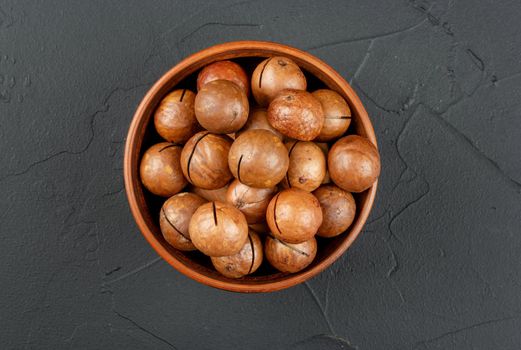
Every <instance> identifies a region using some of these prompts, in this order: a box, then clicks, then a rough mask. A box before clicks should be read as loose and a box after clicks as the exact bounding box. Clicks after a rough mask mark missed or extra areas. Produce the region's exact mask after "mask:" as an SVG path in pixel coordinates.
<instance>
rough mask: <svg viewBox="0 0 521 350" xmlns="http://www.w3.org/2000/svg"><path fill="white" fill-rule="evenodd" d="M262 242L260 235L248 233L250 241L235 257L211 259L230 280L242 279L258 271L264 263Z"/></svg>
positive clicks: (217, 268)
mask: <svg viewBox="0 0 521 350" xmlns="http://www.w3.org/2000/svg"><path fill="white" fill-rule="evenodd" d="M262 259H263V250H262V242H261V239H260V237H259V235H258V234H256V233H255V232H253V231H250V232H249V233H248V240H247V241H246V243H245V244H244V246H243V247H242V249H241V250H240V251H239V252H238V253H237V254H235V255H231V256H222V257H211V260H212V264H213V266H214V267H215V269H216V270H217V271H219V272H220V273H221V274H223V275H224V276H226V277H229V278H241V277H243V276H246V275H249V274H252V273H254V272H255V271H257V269H258V268H259V266H260V265H261V263H262Z"/></svg>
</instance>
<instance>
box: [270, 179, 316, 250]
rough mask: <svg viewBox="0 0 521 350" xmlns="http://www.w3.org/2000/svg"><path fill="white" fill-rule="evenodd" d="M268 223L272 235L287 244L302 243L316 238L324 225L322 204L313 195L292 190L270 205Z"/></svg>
mask: <svg viewBox="0 0 521 350" xmlns="http://www.w3.org/2000/svg"><path fill="white" fill-rule="evenodd" d="M266 221H267V222H268V226H269V228H270V230H271V233H272V234H273V236H275V237H276V238H278V239H280V240H282V241H284V242H287V243H302V242H305V241H307V240H309V239H311V238H313V237H314V236H315V234H316V233H317V231H318V228H319V227H320V225H321V224H322V210H321V209H320V203H319V202H318V199H316V198H315V196H313V195H312V194H311V193H309V192H306V191H303V190H300V189H297V188H290V189H287V190H283V191H281V192H279V193H278V194H277V195H275V197H273V199H272V200H271V202H270V204H269V205H268V209H267V211H266Z"/></svg>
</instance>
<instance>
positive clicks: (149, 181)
mask: <svg viewBox="0 0 521 350" xmlns="http://www.w3.org/2000/svg"><path fill="white" fill-rule="evenodd" d="M180 156H181V147H179V146H178V145H175V144H172V143H168V142H161V143H158V144H155V145H154V146H152V147H150V148H149V149H148V150H146V152H145V154H143V158H141V164H140V167H139V172H140V175H141V182H143V185H145V187H146V189H147V190H149V191H150V192H152V193H153V194H155V195H158V196H162V197H170V196H173V195H174V194H176V193H178V192H179V191H181V190H182V189H183V187H185V186H186V184H187V182H186V179H185V178H184V177H183V172H182V171H181V165H180V164H179V158H180Z"/></svg>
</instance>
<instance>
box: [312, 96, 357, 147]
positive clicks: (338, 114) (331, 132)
mask: <svg viewBox="0 0 521 350" xmlns="http://www.w3.org/2000/svg"><path fill="white" fill-rule="evenodd" d="M312 95H313V96H314V97H315V98H316V99H317V100H318V101H319V102H320V104H321V105H322V110H323V111H324V125H323V126H322V130H320V134H319V135H318V136H317V138H316V139H315V140H316V141H322V142H325V141H331V140H333V139H336V138H338V137H340V136H342V135H343V134H344V133H345V132H346V131H347V129H348V128H349V125H350V124H351V109H350V108H349V105H348V104H347V102H346V101H345V100H344V99H343V98H342V96H340V95H339V94H338V93H337V92H335V91H333V90H328V89H320V90H317V91H315V92H313V93H312Z"/></svg>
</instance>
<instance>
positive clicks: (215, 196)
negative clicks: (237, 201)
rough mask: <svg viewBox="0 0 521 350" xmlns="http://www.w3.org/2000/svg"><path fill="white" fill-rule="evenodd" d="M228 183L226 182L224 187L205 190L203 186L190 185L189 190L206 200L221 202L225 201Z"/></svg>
mask: <svg viewBox="0 0 521 350" xmlns="http://www.w3.org/2000/svg"><path fill="white" fill-rule="evenodd" d="M229 186H230V185H229V184H227V185H226V186H224V187H221V188H218V189H216V190H205V189H204V188H201V187H197V186H191V187H190V191H191V192H193V193H195V194H197V195H198V196H201V197H203V198H204V199H206V200H207V201H208V202H223V203H226V193H227V192H228V187H229Z"/></svg>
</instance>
